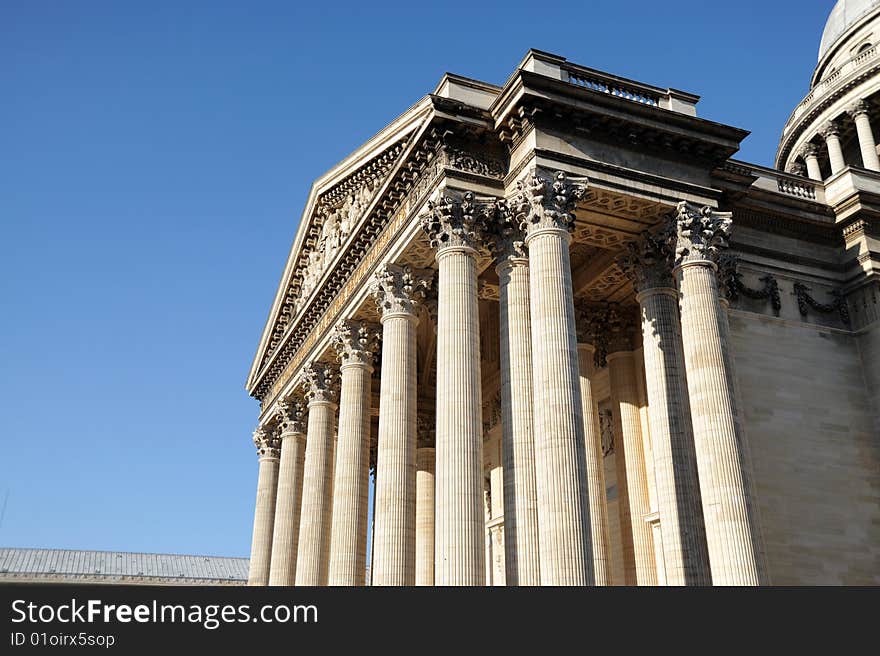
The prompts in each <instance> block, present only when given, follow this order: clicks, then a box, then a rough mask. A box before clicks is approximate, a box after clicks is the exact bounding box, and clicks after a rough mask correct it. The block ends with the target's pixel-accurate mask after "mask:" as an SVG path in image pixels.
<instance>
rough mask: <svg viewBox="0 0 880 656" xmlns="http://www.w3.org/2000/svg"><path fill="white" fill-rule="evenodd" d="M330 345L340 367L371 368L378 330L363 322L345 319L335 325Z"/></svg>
mask: <svg viewBox="0 0 880 656" xmlns="http://www.w3.org/2000/svg"><path fill="white" fill-rule="evenodd" d="M331 344H332V346H333V350H334V351H336V355H337V356H338V357H339V361H340V362H341V363H342V365H343V366H344V365H346V364H361V365H366V366H368V367H371V366H373V357H374V356H375V354H376V351H377V350H378V348H379V328H378V326H376V325H375V324H372V323H367V322H364V321H353V320H351V319H346V320H344V321H340V322H339V323H338V324H337V325H336V329H335V330H334V332H333V337H332V341H331Z"/></svg>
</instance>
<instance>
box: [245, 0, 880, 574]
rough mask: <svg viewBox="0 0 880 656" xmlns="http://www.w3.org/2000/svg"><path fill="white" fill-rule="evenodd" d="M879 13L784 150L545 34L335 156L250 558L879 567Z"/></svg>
mask: <svg viewBox="0 0 880 656" xmlns="http://www.w3.org/2000/svg"><path fill="white" fill-rule="evenodd" d="M878 40H880V1H878V0H873V1H870V2H869V1H863V0H841V2H839V3H838V4H837V6H836V7H835V8H834V11H833V12H832V15H831V18H830V19H829V22H828V26H827V28H826V31H825V36H824V38H823V42H822V47H821V53H820V58H819V64H818V67H817V68H816V72H815V75H814V77H813V82H812V85H811V90H810V93H809V94H808V96H807V97H806V98H805V99H804V101H803V102H802V103H801V104H800V105H799V106H798V107H797V108H796V109H795V111H794V113H793V114H792V117H791V119H790V120H789V122H788V124H787V125H786V126H785V129H784V131H783V136H782V140H781V142H780V146H779V152H778V156H777V168H775V169H770V168H765V167H762V166H757V165H754V164H749V163H746V162H742V161H738V160H736V159H734V156H735V154H736V152H737V150H738V148H739V144H740V142H741V141H742V139H743V138H745V136H746V135H747V132H745V131H743V130H740V129H738V128H734V127H729V126H726V125H721V124H719V123H716V122H713V121H711V120H707V119H705V118H702V117H700V116H698V112H697V103H698V100H699V98H698V97H697V96H695V95H693V94H691V93H686V92H683V91H678V90H676V89H661V88H657V87H654V86H650V85H648V84H643V83H640V82H635V81H632V80H627V79H623V78H620V77H617V76H614V75H610V74H608V73H603V72H600V71H596V70H592V69H589V68H585V67H583V66H579V65H576V64H573V63H571V62H569V61H567V60H566V59H565V58H563V57H559V56H557V55H552V54H548V53H545V52H538V51H534V50H532V51H529V52H528V53H527V54H526V56H525V58H524V59H523V60H522V62H521V63H520V65H519V66H518V67H517V68H516V69H515V70H514V71H513V73H512V75H511V76H510V78H509V79H508V80H507V82H506V83H505V84H504V86H502V87H497V86H494V85H491V84H487V83H484V82H478V81H476V80H472V79H468V78H464V77H460V76H457V75H451V74H447V75H445V76H444V77H443V79H442V80H441V81H440V83H439V84H438V85H437V87H436V89H435V90H434V91H433V93H430V94H429V95H427V96H426V97H425V98H423V99H422V100H421V101H419V102H418V103H417V104H416V105H415V106H413V107H411V108H410V109H409V110H407V111H406V112H405V113H404V114H403V115H402V116H400V117H399V118H397V119H395V120H394V121H393V122H392V123H391V124H390V125H389V126H388V127H386V128H385V129H383V130H382V131H381V132H379V133H378V134H377V135H376V136H375V137H373V138H372V139H371V140H370V141H369V142H367V143H366V144H364V145H363V146H362V147H361V148H359V149H358V150H357V151H356V152H354V153H353V154H352V155H351V156H350V157H349V158H347V159H346V160H345V161H343V162H341V163H340V164H339V165H338V166H336V167H335V168H334V169H333V170H331V171H330V172H328V173H327V174H325V175H324V176H322V177H321V178H319V179H318V180H317V181H316V182H315V183H314V185H313V187H312V191H311V194H310V196H309V200H308V203H307V205H306V208H305V210H304V213H303V215H302V219H301V221H300V224H299V229H298V231H297V234H296V239H295V242H294V244H293V248H292V249H291V252H290V257H289V259H288V261H287V266H286V268H285V271H284V274H283V276H282V279H281V283H280V286H279V288H278V293H277V295H276V298H275V302H274V304H273V306H272V309H271V311H270V314H269V319H268V322H267V324H266V328H265V330H264V332H263V335H262V338H261V340H260V344H259V348H258V350H257V355H256V358H255V360H254V363H253V367H252V368H251V371H250V374H249V376H248V380H247V389H248V391H249V392H250V393H251V394H252V395H253V396H254V397H256V398H257V399H259V400H260V416H259V426H258V428H257V430H256V432H255V434H254V441H255V443H256V445H257V450H258V454H259V478H258V491H257V503H256V513H255V519H254V532H253V547H252V554H251V569H250V583H251V584H254V585H267V584H269V585H294V584H295V585H328V584H329V585H363V584H365V583H372V584H373V585H486V584H489V585H504V584H507V585H539V584H542V585H655V584H661V585H662V584H668V585H709V584H714V585H764V584H769V583H772V584H810V583H813V584H843V583H850V584H871V583H874V584H876V583H880V311H878V310H880V306H878V295H880V290H878V281H880V214H878V213H880V161H878V155H877V153H878V150H877V144H876V142H875V139H874V133H873V128H872V126H873V125H874V124H876V123H877V120H878V118H880V109H878V104H877V103H876V101H875V96H876V95H877V93H878V90H880V73H878V72H880V54H878V52H877V51H876V50H875V45H874V44H875V43H877V41H878ZM371 476H374V484H375V488H374V489H375V494H374V500H373V503H374V505H373V512H372V517H373V522H372V523H368V517H369V516H370V512H369V508H368V504H369V502H368V498H369V496H368V491H369V485H370V479H371ZM368 543H370V544H371V545H372V549H370V550H368ZM368 551H369V552H370V553H371V561H370V563H367V553H368ZM368 565H369V567H368ZM368 571H369V572H370V575H371V580H370V581H367V580H366V573H367V572H368Z"/></svg>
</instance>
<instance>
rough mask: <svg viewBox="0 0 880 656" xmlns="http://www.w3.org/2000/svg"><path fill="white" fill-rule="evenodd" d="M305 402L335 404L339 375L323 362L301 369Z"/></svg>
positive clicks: (313, 363) (310, 403)
mask: <svg viewBox="0 0 880 656" xmlns="http://www.w3.org/2000/svg"><path fill="white" fill-rule="evenodd" d="M303 382H304V384H305V388H306V400H307V401H308V403H309V405H310V406H311V405H312V404H313V403H334V404H335V403H336V399H337V398H338V390H337V387H338V384H339V374H338V373H337V372H336V370H335V369H334V368H332V367H331V366H330V365H329V364H327V363H325V362H312V363H310V364H308V365H306V368H305V369H303Z"/></svg>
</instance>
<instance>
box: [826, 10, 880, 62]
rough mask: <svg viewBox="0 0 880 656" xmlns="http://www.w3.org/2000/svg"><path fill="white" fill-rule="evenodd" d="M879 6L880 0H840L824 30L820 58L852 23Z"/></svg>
mask: <svg viewBox="0 0 880 656" xmlns="http://www.w3.org/2000/svg"><path fill="white" fill-rule="evenodd" d="M877 7H880V0H838V2H837V4H836V5H834V9H832V10H831V15H830V16H828V21H827V22H826V23H825V31H824V32H822V43H821V45H820V46H819V60H820V61H821V59H822V57H824V56H825V53H827V52H828V51H829V50H830V49H831V46H833V45H834V42H835V41H837V39H839V38H840V37H842V36H843V35H844V34H845V33H846V31H847V30H848V29H849V28H850V27H851V26H852V25H854V24H855V23H856V22H857V21H858V20H859V19H860V18H862V17H863V16H864V15H865V14H867V13H868V12H869V11H871V10H872V9H875V8H877Z"/></svg>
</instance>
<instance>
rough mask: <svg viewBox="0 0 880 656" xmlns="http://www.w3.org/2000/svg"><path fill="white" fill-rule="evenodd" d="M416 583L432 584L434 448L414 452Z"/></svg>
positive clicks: (424, 448)
mask: <svg viewBox="0 0 880 656" xmlns="http://www.w3.org/2000/svg"><path fill="white" fill-rule="evenodd" d="M416 585H434V449H432V448H427V447H422V448H420V449H418V451H417V452H416Z"/></svg>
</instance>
